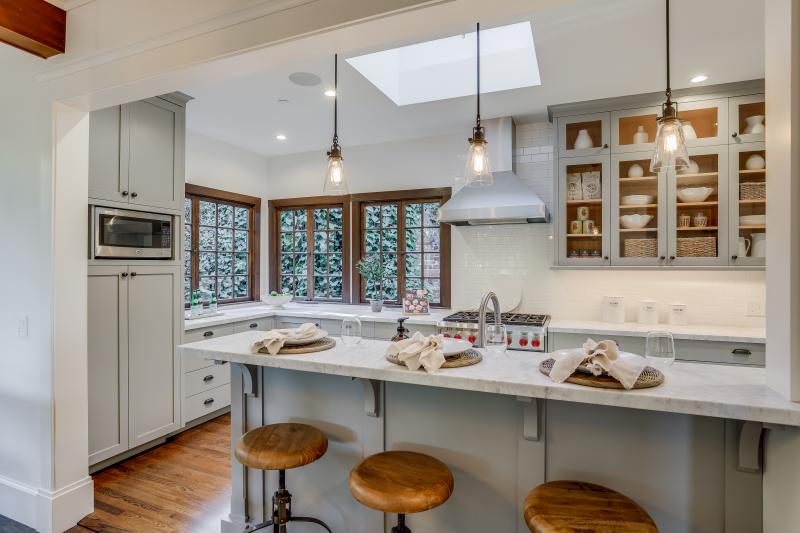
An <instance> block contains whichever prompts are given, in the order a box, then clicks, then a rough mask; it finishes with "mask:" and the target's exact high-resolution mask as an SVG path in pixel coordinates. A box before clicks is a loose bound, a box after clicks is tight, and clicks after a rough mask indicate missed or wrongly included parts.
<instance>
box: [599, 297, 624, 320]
mask: <svg viewBox="0 0 800 533" xmlns="http://www.w3.org/2000/svg"><path fill="white" fill-rule="evenodd" d="M603 322H608V323H610V324H622V323H623V322H625V298H624V297H622V296H603Z"/></svg>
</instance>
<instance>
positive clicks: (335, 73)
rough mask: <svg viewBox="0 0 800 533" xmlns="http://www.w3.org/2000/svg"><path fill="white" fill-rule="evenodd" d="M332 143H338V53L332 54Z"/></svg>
mask: <svg viewBox="0 0 800 533" xmlns="http://www.w3.org/2000/svg"><path fill="white" fill-rule="evenodd" d="M333 144H334V145H337V144H339V54H334V55H333Z"/></svg>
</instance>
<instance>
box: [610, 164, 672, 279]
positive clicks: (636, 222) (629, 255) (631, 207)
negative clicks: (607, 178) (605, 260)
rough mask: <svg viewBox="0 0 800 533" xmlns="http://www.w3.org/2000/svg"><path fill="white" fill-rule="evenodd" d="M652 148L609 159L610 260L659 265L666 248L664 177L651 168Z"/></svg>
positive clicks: (665, 187)
mask: <svg viewBox="0 0 800 533" xmlns="http://www.w3.org/2000/svg"><path fill="white" fill-rule="evenodd" d="M651 155H652V152H634V153H630V154H622V155H614V156H612V159H611V173H612V176H611V200H612V201H611V205H612V209H611V263H612V264H614V265H639V266H660V265H662V264H664V261H665V259H666V254H667V252H666V250H667V235H666V231H667V230H666V228H667V209H666V205H667V201H666V196H667V179H666V176H664V175H663V174H662V175H657V174H654V173H653V172H651V171H650V156H651Z"/></svg>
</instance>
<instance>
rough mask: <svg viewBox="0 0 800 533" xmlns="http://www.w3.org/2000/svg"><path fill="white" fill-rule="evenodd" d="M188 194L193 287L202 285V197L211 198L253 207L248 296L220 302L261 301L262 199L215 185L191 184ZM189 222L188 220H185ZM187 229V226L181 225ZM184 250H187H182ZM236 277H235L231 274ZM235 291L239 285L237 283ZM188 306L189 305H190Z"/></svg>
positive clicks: (235, 204)
mask: <svg viewBox="0 0 800 533" xmlns="http://www.w3.org/2000/svg"><path fill="white" fill-rule="evenodd" d="M184 196H185V197H186V198H189V199H191V201H192V221H191V227H192V243H191V246H190V250H191V252H192V257H191V264H192V287H191V290H192V291H194V290H197V289H199V288H200V200H208V201H211V202H216V203H223V204H230V205H233V206H235V207H245V208H247V209H248V210H249V217H248V222H247V227H248V229H247V233H248V252H247V253H248V278H249V279H248V284H247V286H248V295H247V296H246V297H238V298H237V297H236V296H234V297H233V298H229V299H225V300H220V299H218V300H217V303H218V304H219V305H221V306H222V305H232V304H240V303H246V302H257V301H260V300H261V293H260V278H261V265H260V253H261V250H260V246H261V198H258V197H255V196H247V195H245V194H238V193H233V192H229V191H223V190H220V189H213V188H211V187H203V186H200V185H194V184H192V183H187V184H186V185H185V188H184ZM184 224H185V221H184ZM181 231H183V227H181ZM182 251H183V250H182ZM231 277H233V276H231ZM234 294H235V286H234ZM186 306H187V307H188V305H186Z"/></svg>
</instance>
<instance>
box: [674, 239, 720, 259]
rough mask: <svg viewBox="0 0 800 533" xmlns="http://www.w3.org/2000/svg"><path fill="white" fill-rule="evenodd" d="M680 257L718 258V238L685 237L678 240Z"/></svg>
mask: <svg viewBox="0 0 800 533" xmlns="http://www.w3.org/2000/svg"><path fill="white" fill-rule="evenodd" d="M677 252H678V257H716V256H717V238H716V237H684V238H680V239H678V250H677Z"/></svg>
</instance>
